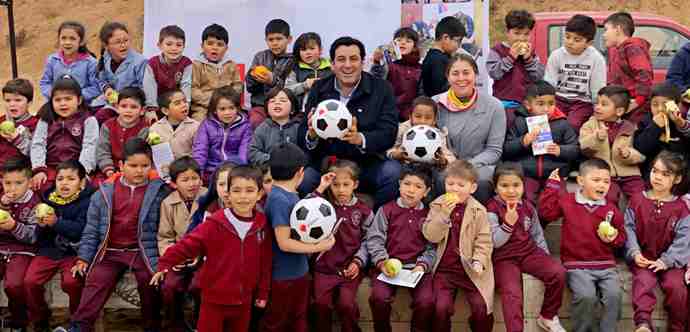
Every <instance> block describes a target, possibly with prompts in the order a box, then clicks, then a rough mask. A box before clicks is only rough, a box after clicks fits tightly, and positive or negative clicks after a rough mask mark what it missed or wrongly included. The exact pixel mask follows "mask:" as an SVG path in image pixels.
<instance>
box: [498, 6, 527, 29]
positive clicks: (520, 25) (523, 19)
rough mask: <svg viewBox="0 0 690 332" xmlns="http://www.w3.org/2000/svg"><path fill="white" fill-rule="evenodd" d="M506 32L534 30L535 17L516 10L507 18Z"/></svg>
mask: <svg viewBox="0 0 690 332" xmlns="http://www.w3.org/2000/svg"><path fill="white" fill-rule="evenodd" d="M505 23H506V30H512V29H524V28H528V29H530V30H532V29H534V16H532V14H531V13H530V12H528V11H526V10H523V9H516V10H511V11H510V12H508V15H506V18H505Z"/></svg>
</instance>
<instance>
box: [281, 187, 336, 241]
mask: <svg viewBox="0 0 690 332" xmlns="http://www.w3.org/2000/svg"><path fill="white" fill-rule="evenodd" d="M336 221H337V218H336V216H335V209H334V208H333V205H331V203H329V202H328V201H327V200H325V199H323V198H321V197H312V198H306V199H303V200H301V201H299V202H297V204H295V207H294V208H293V209H292V213H291V214H290V238H292V239H295V240H297V241H301V242H304V243H316V242H319V241H321V240H323V239H325V238H326V237H328V236H329V235H331V233H332V232H333V227H335V223H336Z"/></svg>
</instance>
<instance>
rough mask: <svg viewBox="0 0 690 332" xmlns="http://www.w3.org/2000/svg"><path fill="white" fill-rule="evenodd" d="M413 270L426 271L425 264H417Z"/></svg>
mask: <svg viewBox="0 0 690 332" xmlns="http://www.w3.org/2000/svg"><path fill="white" fill-rule="evenodd" d="M412 272H422V273H424V266H421V265H417V266H415V267H414V268H413V269H412Z"/></svg>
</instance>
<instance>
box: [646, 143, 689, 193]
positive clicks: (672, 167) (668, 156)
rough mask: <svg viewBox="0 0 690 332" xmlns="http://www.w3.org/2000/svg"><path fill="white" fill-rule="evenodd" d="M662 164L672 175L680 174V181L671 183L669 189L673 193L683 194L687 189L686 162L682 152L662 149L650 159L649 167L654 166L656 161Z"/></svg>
mask: <svg viewBox="0 0 690 332" xmlns="http://www.w3.org/2000/svg"><path fill="white" fill-rule="evenodd" d="M657 161H658V162H660V163H662V164H664V167H666V169H668V170H669V171H671V173H673V175H674V176H680V177H681V180H680V183H678V184H675V185H673V188H672V189H671V191H672V192H673V194H674V195H684V194H686V193H687V189H688V181H687V178H688V162H687V160H685V157H683V155H682V154H680V153H677V152H671V151H668V150H663V151H661V152H659V154H658V155H656V157H655V158H654V160H653V161H652V164H651V167H652V168H653V167H654V164H656V162H657ZM650 177H651V176H650Z"/></svg>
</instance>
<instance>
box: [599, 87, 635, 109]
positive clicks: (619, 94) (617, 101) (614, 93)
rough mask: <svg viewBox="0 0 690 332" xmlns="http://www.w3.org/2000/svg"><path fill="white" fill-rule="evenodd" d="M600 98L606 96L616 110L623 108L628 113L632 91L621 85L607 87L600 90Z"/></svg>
mask: <svg viewBox="0 0 690 332" xmlns="http://www.w3.org/2000/svg"><path fill="white" fill-rule="evenodd" d="M597 95H599V96H606V97H608V98H609V99H611V101H612V102H613V104H614V105H615V106H616V108H623V109H625V110H626V111H627V109H628V107H630V91H628V89H626V88H625V87H623V86H620V85H607V86H605V87H603V88H601V89H600V90H599V93H598V94H597Z"/></svg>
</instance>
